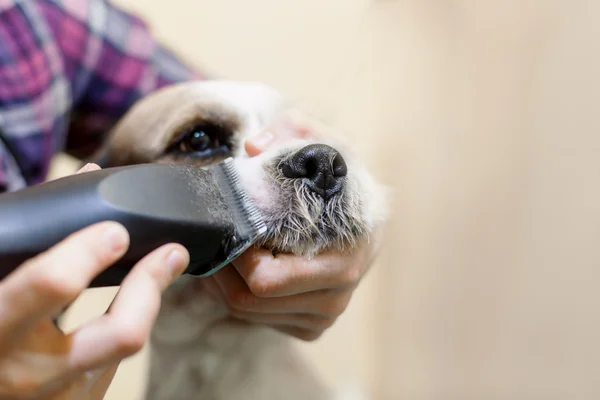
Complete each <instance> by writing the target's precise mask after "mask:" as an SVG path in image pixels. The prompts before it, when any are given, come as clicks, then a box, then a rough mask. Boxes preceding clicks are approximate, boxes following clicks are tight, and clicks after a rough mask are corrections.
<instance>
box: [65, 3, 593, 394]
mask: <svg viewBox="0 0 600 400" xmlns="http://www.w3.org/2000/svg"><path fill="white" fill-rule="evenodd" d="M118 3H120V4H122V5H124V6H125V7H127V8H128V9H130V10H135V11H137V12H139V13H140V14H142V15H144V16H145V17H146V18H147V20H148V21H149V22H150V23H151V24H152V25H153V27H154V29H155V32H156V33H157V35H158V36H159V37H161V38H163V39H164V40H165V41H166V42H168V43H170V44H171V45H172V46H173V48H175V49H176V50H178V51H179V52H180V53H181V54H183V55H185V56H186V57H187V58H188V59H190V60H191V61H193V62H194V63H197V64H198V65H199V66H203V67H205V68H206V69H208V70H209V71H210V72H213V73H217V74H218V75H220V76H224V77H230V78H237V79H258V80H262V81H265V82H267V83H271V84H273V85H275V86H277V87H278V88H280V89H282V90H284V91H286V92H287V93H289V94H290V95H292V96H293V97H295V98H296V99H297V100H298V101H299V102H301V103H302V104H304V105H306V106H307V107H309V108H311V109H314V110H316V111H317V112H319V113H320V114H321V115H322V116H323V118H325V119H326V120H328V121H329V122H330V123H333V124H336V125H337V126H339V127H340V128H342V129H344V130H345V131H347V132H348V135H350V136H351V138H352V140H353V141H354V142H355V144H356V146H357V147H358V148H359V149H360V150H361V151H362V153H363V155H364V156H365V157H366V158H367V160H368V161H369V162H370V163H371V165H372V166H373V168H374V169H375V171H376V172H377V173H378V174H379V176H380V177H381V178H382V179H383V180H384V181H385V182H386V183H387V184H388V185H390V186H391V188H392V189H393V193H394V196H395V200H394V201H395V203H394V218H393V219H392V221H391V224H390V226H389V230H388V233H389V234H388V240H387V245H386V248H385V249H384V251H383V252H382V254H381V257H380V259H379V261H378V263H377V265H376V266H375V267H374V269H373V270H372V271H371V273H370V274H369V276H368V277H367V279H366V280H365V282H364V283H363V284H362V285H361V287H360V288H359V290H358V292H357V293H356V296H355V297H354V298H353V300H352V302H351V306H350V308H349V309H348V311H347V312H346V313H345V314H344V315H343V317H342V318H341V319H340V320H339V322H338V323H337V324H336V325H335V326H334V327H333V328H332V329H331V330H330V331H329V332H327V334H326V335H325V336H324V337H323V338H322V339H321V340H320V341H318V342H316V343H311V344H302V345H301V346H302V347H303V348H304V349H305V350H306V354H307V356H308V357H310V359H311V360H312V361H313V363H314V365H315V368H318V370H319V371H320V372H321V373H322V374H323V375H324V376H325V377H326V378H327V379H328V380H329V381H330V382H332V384H334V385H335V386H336V387H337V388H338V389H339V390H340V393H341V394H345V396H342V398H344V399H363V398H364V399H367V398H368V399H374V400H379V399H381V400H388V399H389V400H392V399H394V400H395V399H407V400H430V399H431V400H454V399H456V400H467V399H486V400H487V399H545V400H547V399H593V398H594V399H595V398H598V397H599V396H600V383H599V382H598V376H600V375H599V373H600V346H598V345H597V344H596V343H597V341H598V339H597V338H598V337H600V312H598V309H599V308H600V301H599V300H600V296H599V295H598V294H597V292H598V289H597V287H598V286H599V285H598V282H599V278H600V179H599V178H600V135H599V132H598V128H599V126H600V122H599V119H598V115H599V112H598V107H599V100H600V80H599V79H598V78H597V75H598V71H600V41H599V40H598V38H599V37H600V36H599V34H600V25H599V24H598V23H597V15H599V13H600V3H599V2H597V1H592V0H589V1H587V0H572V1H567V0H563V1H558V0H525V1H523V0H520V1H519V0H488V1H467V0H447V1H439V0H438V1H436V0H421V1H416V0H415V1H410V0H395V1H394V0H387V1H386V0H371V1H369V0H328V1H324V0H302V1H300V0H296V1H292V0H255V1H251V2H239V1H232V0H219V1H217V0H194V1H191V0H187V1H184V0H178V1H168V2H166V1H161V0H136V1H134V0H119V1H118ZM110 294H111V293H109V292H107V291H104V292H102V291H92V292H90V293H88V294H87V295H86V296H85V298H84V299H82V300H81V301H79V302H78V303H77V304H76V306H75V308H74V309H73V310H72V311H71V312H70V314H69V318H70V319H69V321H70V323H73V324H74V323H78V322H80V321H81V320H82V319H85V318H89V317H90V316H89V315H88V314H87V312H88V310H89V309H90V307H91V308H94V309H97V310H98V313H99V312H102V311H103V310H104V307H105V306H106V305H107V304H108V301H109V296H110ZM144 357H145V354H140V355H139V356H136V357H134V358H133V359H131V360H128V361H127V362H125V363H124V364H123V366H122V367H121V369H120V371H119V374H118V376H117V378H116V380H115V382H114V384H113V386H112V387H111V391H110V393H109V396H108V398H109V399H131V398H135V395H136V393H139V392H138V390H139V387H140V384H141V382H142V381H143V379H144V375H143V365H144V361H145V358H144Z"/></svg>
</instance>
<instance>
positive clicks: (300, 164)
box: [281, 144, 348, 198]
mask: <svg viewBox="0 0 600 400" xmlns="http://www.w3.org/2000/svg"><path fill="white" fill-rule="evenodd" d="M281 172H283V175H285V176H286V177H288V178H291V179H301V178H304V179H306V184H307V185H308V187H309V188H310V189H311V190H312V191H313V192H315V193H317V194H319V195H320V196H322V197H323V198H329V197H331V196H333V195H335V194H336V193H337V192H339V191H340V189H341V188H342V185H343V179H342V178H343V177H344V176H346V174H347V173H348V168H347V166H346V162H345V161H344V159H343V158H342V155H341V154H340V153H339V152H338V151H337V150H336V149H334V148H333V147H330V146H327V145H324V144H310V145H308V146H306V147H303V148H302V149H300V150H298V151H297V152H296V153H295V154H294V155H293V156H291V157H290V158H288V159H287V160H285V161H284V162H283V163H282V166H281Z"/></svg>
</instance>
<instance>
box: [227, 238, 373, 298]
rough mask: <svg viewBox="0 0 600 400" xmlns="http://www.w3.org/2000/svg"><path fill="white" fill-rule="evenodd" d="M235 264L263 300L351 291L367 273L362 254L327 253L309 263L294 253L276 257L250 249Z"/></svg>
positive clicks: (266, 252)
mask: <svg viewBox="0 0 600 400" xmlns="http://www.w3.org/2000/svg"><path fill="white" fill-rule="evenodd" d="M232 264H233V265H234V266H235V268H236V269H237V271H238V272H239V274H240V275H241V276H242V278H243V279H244V281H245V282H246V284H247V285H248V287H249V288H250V290H251V291H252V293H254V294H255V295H257V296H259V297H282V296H291V295H294V294H298V293H304V292H309V291H315V290H323V289H344V288H351V287H355V286H356V285H357V284H358V281H359V280H360V278H361V277H362V272H363V271H362V269H363V268H362V267H363V257H362V256H361V254H360V252H356V253H353V254H352V255H350V254H341V253H336V252H327V253H322V254H319V255H317V256H315V257H314V258H312V259H310V260H307V259H301V258H299V257H297V256H295V255H291V254H278V255H276V256H274V255H273V254H272V253H271V252H270V251H268V250H265V249H249V250H247V251H246V252H244V254H242V255H241V256H240V257H238V258H237V259H236V260H234V261H233V263H232Z"/></svg>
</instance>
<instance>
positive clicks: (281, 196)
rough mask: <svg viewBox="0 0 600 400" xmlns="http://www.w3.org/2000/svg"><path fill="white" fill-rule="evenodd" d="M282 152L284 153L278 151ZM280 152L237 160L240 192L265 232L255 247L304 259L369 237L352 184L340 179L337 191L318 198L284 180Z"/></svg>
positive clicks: (296, 181)
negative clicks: (255, 210) (254, 207)
mask: <svg viewBox="0 0 600 400" xmlns="http://www.w3.org/2000/svg"><path fill="white" fill-rule="evenodd" d="M284 153H285V151H284ZM281 154H282V152H279V153H277V154H265V155H264V156H259V157H253V158H240V159H237V160H236V162H237V163H238V164H237V166H238V170H239V172H240V176H241V178H242V179H241V183H242V186H243V188H244V189H245V190H246V192H247V193H248V194H249V196H250V197H251V198H252V199H253V200H254V202H255V204H256V205H257V207H258V209H259V210H260V211H261V214H262V215H263V217H264V219H265V221H266V226H267V230H266V233H265V234H264V235H262V236H261V238H260V239H259V240H258V242H257V243H256V245H257V246H259V247H262V248H266V249H268V250H271V251H272V252H273V253H275V254H277V253H286V254H294V255H297V256H300V257H304V258H312V257H314V256H315V255H317V254H319V253H321V252H323V251H327V250H338V251H349V250H351V249H353V248H355V247H356V244H357V242H358V241H359V240H360V239H361V238H362V237H364V236H366V235H368V233H369V224H368V222H367V219H366V218H365V215H364V208H363V203H364V199H363V198H362V196H361V193H360V190H359V188H358V187H357V182H356V181H355V179H353V176H352V175H349V176H348V177H346V178H344V182H343V184H342V188H341V190H340V191H339V192H337V193H336V194H335V195H333V196H331V197H329V198H326V199H325V198H323V197H321V196H320V195H318V194H315V193H314V192H313V191H311V190H310V188H309V187H308V185H307V184H306V182H305V181H304V180H302V179H289V178H287V177H285V176H284V175H283V174H282V172H281V170H280V168H278V164H279V160H281Z"/></svg>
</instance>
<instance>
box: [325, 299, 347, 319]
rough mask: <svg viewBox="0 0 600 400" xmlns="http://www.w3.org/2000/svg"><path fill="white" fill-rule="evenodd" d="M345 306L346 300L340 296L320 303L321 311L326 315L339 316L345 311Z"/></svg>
mask: <svg viewBox="0 0 600 400" xmlns="http://www.w3.org/2000/svg"><path fill="white" fill-rule="evenodd" d="M347 307H348V301H347V300H346V299H345V298H344V297H341V296H340V297H338V298H336V299H333V300H330V301H327V302H324V303H323V304H322V305H321V313H322V314H324V315H326V316H328V317H339V316H340V315H342V313H344V311H346V308H347Z"/></svg>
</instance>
